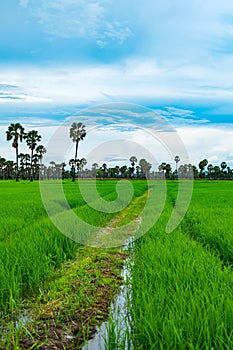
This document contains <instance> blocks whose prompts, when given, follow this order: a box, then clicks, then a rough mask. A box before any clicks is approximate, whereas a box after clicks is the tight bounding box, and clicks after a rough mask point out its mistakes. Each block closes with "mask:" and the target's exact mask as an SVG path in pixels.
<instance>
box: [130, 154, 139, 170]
mask: <svg viewBox="0 0 233 350" xmlns="http://www.w3.org/2000/svg"><path fill="white" fill-rule="evenodd" d="M129 161H130V163H131V165H132V166H133V167H134V165H135V163H137V161H138V160H137V158H136V157H135V156H131V157H130V158H129Z"/></svg>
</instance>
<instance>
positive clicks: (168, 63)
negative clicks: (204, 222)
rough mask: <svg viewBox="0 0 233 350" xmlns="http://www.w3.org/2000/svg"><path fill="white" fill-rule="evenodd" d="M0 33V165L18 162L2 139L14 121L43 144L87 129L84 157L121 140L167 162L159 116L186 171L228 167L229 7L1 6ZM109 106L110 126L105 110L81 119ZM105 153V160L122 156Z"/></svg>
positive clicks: (105, 0) (68, 1)
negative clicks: (71, 128)
mask: <svg viewBox="0 0 233 350" xmlns="http://www.w3.org/2000/svg"><path fill="white" fill-rule="evenodd" d="M0 33H1V41H0V156H4V157H5V158H9V159H14V149H13V148H12V147H11V145H10V143H9V142H6V140H5V139H6V136H5V131H6V129H7V127H8V125H9V124H10V123H12V122H13V123H14V122H20V123H21V124H22V125H23V126H24V127H25V129H26V130H27V131H28V130H31V129H36V130H39V132H40V133H41V135H42V137H43V138H42V142H43V143H44V144H45V145H49V141H50V140H51V138H52V137H53V133H54V132H56V129H57V128H59V127H61V125H62V123H64V122H65V123H67V121H69V120H72V121H74V120H77V122H79V121H81V122H83V121H85V124H86V125H87V127H88V128H89V129H88V130H90V131H89V134H88V135H87V137H86V139H85V141H83V142H82V143H81V144H80V150H79V155H80V157H84V156H85V157H86V156H87V153H88V152H91V151H92V149H93V148H95V147H99V145H100V144H101V142H104V141H109V142H110V141H113V140H118V139H124V140H134V141H135V142H137V143H139V144H140V145H143V147H145V148H146V149H147V151H148V152H151V153H153V155H154V156H155V158H156V160H157V162H158V163H160V162H162V161H166V162H172V161H173V159H172V158H173V155H174V153H175V152H176V151H178V148H177V143H176V141H174V142H175V143H174V144H172V143H170V144H169V148H170V149H169V150H166V151H164V152H163V151H162V142H160V146H158V139H159V136H158V134H159V132H161V133H162V132H166V131H167V130H160V131H158V129H159V128H158V126H159V125H160V123H159V120H160V119H159V118H157V116H160V117H161V120H163V122H164V125H166V128H167V126H168V125H169V128H171V129H172V130H173V131H172V132H176V133H177V135H178V136H179V139H180V140H181V141H182V142H183V145H184V148H185V149H186V150H187V152H188V155H189V159H190V162H191V163H193V164H196V165H197V164H198V163H199V161H200V160H202V159H203V158H207V159H208V160H209V162H210V163H212V164H214V165H218V164H220V163H221V162H222V161H226V162H227V164H228V165H229V166H231V167H233V142H232V140H233V117H232V111H233V69H232V67H233V3H232V2H231V1H229V0H221V1H220V0H218V1H217V0H212V1H210V0H205V1H201V0H193V1H184V0H177V1H172V0H170V1H169V0H157V1H154V0H143V1H141V0H138V1H135V0H134V1H132V0H118V1H113V0H8V1H1V3H0ZM107 104H110V106H112V105H113V104H116V105H117V108H119V113H117V112H116V106H115V105H114V106H115V107H114V113H115V114H114V117H112V118H110V117H109V115H108V118H106V111H105V112H103V110H101V107H100V108H99V115H98V118H97V117H96V113H94V115H93V113H89V112H87V111H88V109H91V110H92V109H93V108H96V106H102V105H105V106H107ZM122 105H123V109H124V113H121V112H120V111H122ZM133 106H134V107H133ZM135 106H143V108H141V107H138V110H137V111H136V109H137V108H136V107H135ZM131 107H132V108H131ZM135 108H136V109H135ZM109 113H110V112H109ZM140 113H141V114H140ZM110 114H111V113H110ZM119 115H120V116H121V118H118V116H119ZM74 116H76V117H74ZM70 118H71V119H70ZM75 118H76V119H75ZM129 124H130V125H131V129H130V128H126V129H127V130H126V129H125V127H124V125H129ZM66 125H68V124H66ZM120 125H121V127H119V126H120ZM117 126H118V127H117ZM92 127H94V129H93V130H92V131H91V128H92ZM145 128H147V131H148V132H149V131H150V130H155V133H156V136H154V139H155V138H156V140H155V142H151V141H150V138H149V137H146V136H145ZM64 130H65V128H64ZM170 131H171V130H170ZM172 132H170V135H171V134H172ZM67 135H68V132H67ZM67 135H66V136H64V137H68V136H67ZM166 137H167V138H169V135H168V136H166ZM116 142H117V141H116ZM165 143H166V142H165ZM178 143H179V142H178ZM71 146H72V145H70V147H71ZM25 147H26V146H25V145H22V148H21V149H22V151H26V148H25ZM116 147H117V145H116ZM71 148H72V147H71ZM110 148H111V147H110ZM113 148H114V147H113ZM131 151H133V150H131ZM135 151H136V149H135ZM67 152H68V151H67ZM101 152H104V151H103V150H102V151H101ZM109 152H110V151H109ZM111 152H112V153H111ZM111 152H110V153H109V154H106V155H105V156H104V159H111V157H112V159H113V161H115V160H117V159H120V158H121V157H122V159H127V157H128V154H120V153H119V152H115V153H114V152H113V151H112V148H111ZM122 152H123V151H122ZM166 152H167V153H166ZM48 153H49V152H48ZM50 153H51V152H50ZM68 153H69V152H68ZM68 153H67V155H66V156H67V157H69V156H70V154H71V153H72V150H70V153H69V154H68ZM126 153H127V152H126ZM139 153H140V152H139ZM142 154H143V152H142ZM139 156H141V154H140V155H139ZM165 158H166V159H165ZM185 160H186V159H185ZM100 161H101V160H100ZM173 163H174V162H173Z"/></svg>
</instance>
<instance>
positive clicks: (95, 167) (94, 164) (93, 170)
mask: <svg viewBox="0 0 233 350" xmlns="http://www.w3.org/2000/svg"><path fill="white" fill-rule="evenodd" d="M98 168H99V165H98V164H97V163H93V164H92V166H91V176H93V177H96V175H97V169H98Z"/></svg>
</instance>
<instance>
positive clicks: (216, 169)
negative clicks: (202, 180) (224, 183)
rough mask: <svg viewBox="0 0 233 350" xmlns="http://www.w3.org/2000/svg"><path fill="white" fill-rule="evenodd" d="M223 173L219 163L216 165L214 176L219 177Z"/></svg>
mask: <svg viewBox="0 0 233 350" xmlns="http://www.w3.org/2000/svg"><path fill="white" fill-rule="evenodd" d="M220 174H221V170H220V167H219V166H218V165H215V166H214V178H215V179H219V178H220Z"/></svg>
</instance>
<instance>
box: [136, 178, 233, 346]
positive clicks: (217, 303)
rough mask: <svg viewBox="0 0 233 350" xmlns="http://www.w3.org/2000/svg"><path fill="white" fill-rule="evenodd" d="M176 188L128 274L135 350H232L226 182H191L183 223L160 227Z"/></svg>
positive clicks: (232, 222) (171, 187)
mask: <svg viewBox="0 0 233 350" xmlns="http://www.w3.org/2000/svg"><path fill="white" fill-rule="evenodd" d="M176 193H177V184H176V183H175V182H173V183H171V182H170V183H168V198H167V203H166V207H165V209H164V212H163V215H162V216H161V217H160V220H159V221H158V222H157V224H156V225H155V226H154V227H153V228H152V229H151V230H150V231H149V232H148V233H147V234H146V235H144V236H143V237H142V238H140V239H139V240H137V241H136V242H135V249H134V264H133V266H132V291H133V292H132V307H131V310H130V311H131V315H132V317H133V327H134V328H133V329H134V334H133V342H134V346H135V348H136V349H143V350H144V349H150V350H151V349H179V350H180V349H181V350H182V349H195V350H197V349H203V350H204V349H206V350H207V349H229V350H230V349H232V348H233V331H232V329H233V316H232V315H233V314H232V310H233V299H232V290H233V274H232V259H233V249H232V245H233V235H232V227H233V216H232V183H231V182H211V183H210V182H207V181H203V182H196V183H195V187H194V193H193V199H192V202H191V205H190V208H189V210H188V212H187V214H186V217H185V219H184V220H183V222H182V223H181V225H180V226H179V227H178V228H177V229H176V230H175V231H174V232H173V233H171V234H167V233H165V227H166V223H167V221H168V219H169V216H170V214H171V211H172V207H173V205H174V198H175V196H176Z"/></svg>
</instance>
